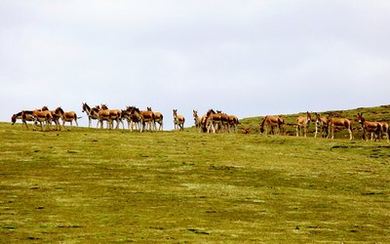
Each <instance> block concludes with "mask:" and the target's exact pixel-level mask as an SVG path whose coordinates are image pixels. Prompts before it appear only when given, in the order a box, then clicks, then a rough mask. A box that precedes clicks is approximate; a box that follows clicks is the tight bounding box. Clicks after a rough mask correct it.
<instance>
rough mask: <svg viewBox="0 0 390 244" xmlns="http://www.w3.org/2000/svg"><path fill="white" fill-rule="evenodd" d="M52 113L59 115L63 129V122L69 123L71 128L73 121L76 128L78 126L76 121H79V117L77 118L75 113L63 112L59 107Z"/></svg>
mask: <svg viewBox="0 0 390 244" xmlns="http://www.w3.org/2000/svg"><path fill="white" fill-rule="evenodd" d="M54 113H55V114H58V115H60V117H61V119H62V126H63V127H65V122H69V123H70V126H73V120H74V122H75V123H76V126H79V125H78V123H77V119H79V118H80V117H77V114H76V113H75V112H73V111H70V112H64V110H63V109H62V108H61V107H58V108H56V110H54Z"/></svg>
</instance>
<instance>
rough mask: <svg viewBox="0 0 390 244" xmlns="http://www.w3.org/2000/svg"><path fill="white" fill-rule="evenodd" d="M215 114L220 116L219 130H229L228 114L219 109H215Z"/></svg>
mask: <svg viewBox="0 0 390 244" xmlns="http://www.w3.org/2000/svg"><path fill="white" fill-rule="evenodd" d="M217 114H219V115H220V116H221V130H222V131H227V132H230V123H229V115H228V114H226V113H224V112H222V111H221V110H217Z"/></svg>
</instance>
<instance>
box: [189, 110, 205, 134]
mask: <svg viewBox="0 0 390 244" xmlns="http://www.w3.org/2000/svg"><path fill="white" fill-rule="evenodd" d="M192 116H193V117H194V122H195V127H196V128H198V129H199V132H202V131H203V132H206V130H207V129H206V115H203V116H201V117H199V116H198V111H196V110H192Z"/></svg>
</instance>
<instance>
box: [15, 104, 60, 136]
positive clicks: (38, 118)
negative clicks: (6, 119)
mask: <svg viewBox="0 0 390 244" xmlns="http://www.w3.org/2000/svg"><path fill="white" fill-rule="evenodd" d="M28 116H29V113H27V112H24V113H23V114H22V117H23V120H26V119H27V117H28ZM32 116H33V118H34V124H35V126H37V124H38V123H39V124H40V126H41V130H42V131H43V123H46V127H45V128H46V129H50V124H51V122H52V120H53V115H52V113H51V112H50V111H49V110H48V108H47V107H46V106H44V107H43V108H42V109H36V110H33V111H32Z"/></svg>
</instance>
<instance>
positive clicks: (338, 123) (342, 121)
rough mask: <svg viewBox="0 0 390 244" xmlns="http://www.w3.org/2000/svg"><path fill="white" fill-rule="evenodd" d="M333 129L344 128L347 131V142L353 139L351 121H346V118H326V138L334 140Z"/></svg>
mask: <svg viewBox="0 0 390 244" xmlns="http://www.w3.org/2000/svg"><path fill="white" fill-rule="evenodd" d="M335 127H344V128H346V129H347V130H348V133H349V140H352V139H353V134H352V122H351V120H349V119H346V118H335V117H328V137H329V136H330V138H331V139H334V129H335Z"/></svg>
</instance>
